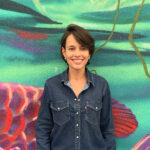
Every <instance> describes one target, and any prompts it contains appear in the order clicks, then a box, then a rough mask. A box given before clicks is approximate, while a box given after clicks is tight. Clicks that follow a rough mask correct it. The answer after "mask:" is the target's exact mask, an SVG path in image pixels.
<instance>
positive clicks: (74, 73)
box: [68, 68, 86, 80]
mask: <svg viewBox="0 0 150 150" xmlns="http://www.w3.org/2000/svg"><path fill="white" fill-rule="evenodd" d="M68 76H69V80H81V79H86V71H85V68H84V69H82V70H74V69H71V68H69V71H68Z"/></svg>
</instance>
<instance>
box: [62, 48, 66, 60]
mask: <svg viewBox="0 0 150 150" xmlns="http://www.w3.org/2000/svg"><path fill="white" fill-rule="evenodd" d="M61 51H62V54H63V56H64V58H65V57H66V50H65V48H64V47H61Z"/></svg>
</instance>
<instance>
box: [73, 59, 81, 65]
mask: <svg viewBox="0 0 150 150" xmlns="http://www.w3.org/2000/svg"><path fill="white" fill-rule="evenodd" d="M83 60H84V59H72V61H73V62H74V63H75V64H77V65H80V64H81V63H82V62H83Z"/></svg>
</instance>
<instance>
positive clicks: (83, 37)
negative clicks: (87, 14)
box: [61, 24, 95, 64]
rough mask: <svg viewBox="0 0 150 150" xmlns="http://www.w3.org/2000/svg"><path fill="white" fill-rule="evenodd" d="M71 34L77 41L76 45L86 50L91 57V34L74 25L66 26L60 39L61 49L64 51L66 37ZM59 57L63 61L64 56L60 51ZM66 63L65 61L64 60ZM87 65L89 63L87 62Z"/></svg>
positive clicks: (92, 51) (92, 47) (92, 45)
mask: <svg viewBox="0 0 150 150" xmlns="http://www.w3.org/2000/svg"><path fill="white" fill-rule="evenodd" d="M70 34H72V35H73V36H74V38H75V39H76V40H77V42H78V43H80V44H81V45H82V46H84V47H86V48H88V50H89V54H90V56H91V57H92V55H93V53H94V49H95V41H94V38H93V37H92V36H91V34H90V33H89V32H88V31H87V30H86V29H84V28H82V27H80V26H78V25H75V24H70V25H68V26H67V28H66V30H65V32H64V34H63V36H62V38H61V48H62V47H63V48H64V49H65V47H66V40H67V37H68V36H69V35H70ZM61 56H62V58H63V59H64V56H63V54H62V50H61ZM64 61H65V62H66V60H65V59H64ZM88 64H89V62H88Z"/></svg>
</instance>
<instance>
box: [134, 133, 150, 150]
mask: <svg viewBox="0 0 150 150" xmlns="http://www.w3.org/2000/svg"><path fill="white" fill-rule="evenodd" d="M132 150H150V134H147V135H146V136H144V137H143V138H142V139H141V140H140V141H139V142H138V143H137V144H136V145H135V146H134V147H133V149H132Z"/></svg>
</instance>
